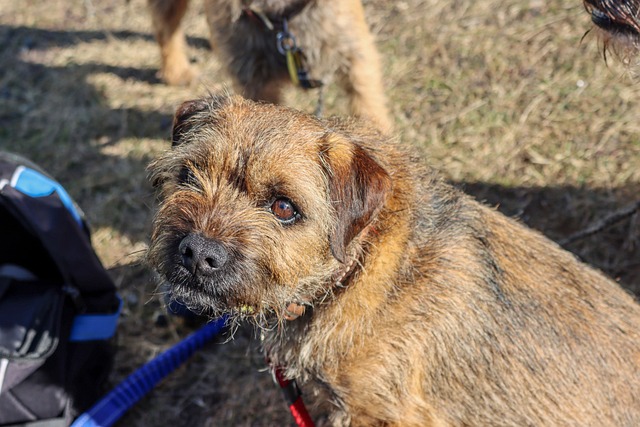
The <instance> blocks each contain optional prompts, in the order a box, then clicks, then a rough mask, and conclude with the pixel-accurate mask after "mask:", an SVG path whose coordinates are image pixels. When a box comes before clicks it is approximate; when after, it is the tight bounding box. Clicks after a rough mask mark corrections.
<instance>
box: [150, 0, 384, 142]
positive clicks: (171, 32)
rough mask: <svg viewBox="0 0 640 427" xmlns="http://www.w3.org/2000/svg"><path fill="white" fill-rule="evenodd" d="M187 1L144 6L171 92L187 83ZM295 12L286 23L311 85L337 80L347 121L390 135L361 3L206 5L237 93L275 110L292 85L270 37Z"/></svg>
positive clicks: (231, 1)
mask: <svg viewBox="0 0 640 427" xmlns="http://www.w3.org/2000/svg"><path fill="white" fill-rule="evenodd" d="M187 1H188V0H148V2H149V7H150V9H151V13H152V18H153V23H154V28H155V30H156V38H157V40H158V43H159V44H160V47H161V53H162V72H161V74H162V76H163V79H164V80H165V81H166V82H167V83H169V84H185V83H188V82H189V81H190V80H191V79H192V78H193V71H192V69H191V67H190V65H189V62H188V60H187V57H186V53H185V43H184V35H183V33H182V31H181V29H180V21H181V19H182V16H183V15H184V11H185V10H186V7H187ZM296 5H300V7H302V6H304V7H303V8H302V9H301V10H300V11H299V12H298V11H297V10H296V13H295V14H293V15H292V16H291V17H290V19H289V31H290V33H291V34H292V35H293V36H294V37H295V38H296V40H297V44H298V46H299V47H300V48H302V50H303V52H304V54H305V56H306V58H307V62H308V70H309V74H310V77H311V78H312V79H314V80H320V81H322V82H324V84H330V83H331V82H332V80H333V79H334V78H336V79H337V82H338V83H339V84H340V85H341V86H342V88H343V89H344V91H345V92H346V93H347V96H348V98H349V101H350V107H351V113H352V114H354V115H356V116H362V117H366V118H368V119H370V120H372V121H374V123H376V124H377V126H378V127H379V128H380V129H382V130H389V129H390V128H391V126H392V123H391V119H390V118H389V114H388V111H387V107H386V99H385V96H384V89H383V85H382V73H381V70H380V60H379V57H378V52H377V50H376V47H375V43H374V40H373V36H372V35H371V33H370V31H369V28H368V26H367V23H366V21H365V16H364V10H363V7H362V3H361V2H360V1H359V0H205V9H206V15H207V20H208V22H209V27H210V30H211V43H212V45H213V46H214V50H216V53H217V54H219V55H220V56H221V58H222V60H223V61H224V62H225V63H226V64H227V68H228V70H229V74H230V75H231V77H232V78H233V79H234V82H235V87H236V90H237V91H238V93H240V94H242V95H243V96H245V97H248V98H251V99H254V100H263V101H268V102H273V103H279V102H280V96H281V91H282V88H283V87H284V86H285V85H288V84H290V83H291V79H290V77H289V74H288V72H287V68H286V61H285V57H284V56H283V55H282V54H281V53H279V52H278V50H277V47H276V34H277V32H278V31H279V30H281V29H282V28H281V27H282V25H281V24H279V23H278V21H279V20H280V19H281V18H282V14H283V13H286V11H287V10H288V9H289V8H291V7H293V8H296ZM247 9H252V10H254V11H259V12H261V13H263V14H264V15H265V16H268V17H270V19H271V20H272V21H273V23H274V24H275V26H276V29H275V30H273V31H271V30H269V29H267V28H266V27H265V26H264V25H263V24H262V23H261V22H260V19H259V18H258V17H257V15H256V14H255V13H254V14H253V16H252V17H250V16H248V15H247V13H244V12H243V10H247ZM289 10H290V9H289Z"/></svg>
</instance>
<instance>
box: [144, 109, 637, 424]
mask: <svg viewBox="0 0 640 427" xmlns="http://www.w3.org/2000/svg"><path fill="white" fill-rule="evenodd" d="M150 171H151V178H152V181H153V182H154V184H155V185H156V186H157V187H158V188H159V195H160V198H161V205H160V208H159V210H158V212H157V215H156V217H155V220H154V228H153V234H152V239H151V244H150V249H149V254H148V257H149V261H150V263H151V264H152V265H153V266H154V268H155V269H156V270H157V271H158V272H160V273H161V274H162V276H164V278H165V279H166V280H168V281H169V282H170V283H171V285H172V288H173V293H174V295H176V296H177V297H178V298H179V299H180V300H182V301H185V302H187V303H188V304H189V305H191V306H192V307H194V308H196V309H198V308H199V309H206V310H209V311H211V312H213V314H221V313H223V312H228V313H231V314H233V315H234V316H235V317H236V318H251V319H254V320H255V321H256V322H257V323H258V324H259V325H260V326H261V327H262V331H263V340H264V341H263V344H264V349H265V351H266V353H267V355H268V356H269V358H270V359H271V360H272V361H273V363H274V364H275V365H276V366H283V367H285V369H286V374H287V375H288V376H289V377H293V378H297V379H299V380H301V381H302V382H303V383H306V384H308V386H309V387H310V388H311V390H312V391H313V396H314V397H315V400H316V402H320V403H321V404H324V405H325V407H324V410H326V411H328V412H329V413H330V421H331V422H332V424H333V425H363V426H364V425H366V426H370V425H404V426H407V425H416V426H429V425H437V426H444V425H452V426H454V425H455V426H462V425H509V426H523V425H599V426H604V425H611V426H613V425H616V426H617V425H637V424H638V423H640V345H639V343H640V306H639V305H637V304H636V303H635V302H634V300H633V298H632V297H631V296H629V295H628V294H627V293H625V291H623V290H622V289H621V288H620V287H619V286H618V285H617V284H616V283H615V282H613V281H611V280H609V279H607V278H606V277H605V276H604V275H603V274H601V273H600V272H598V271H595V270H593V269H591V268H590V267H588V266H586V265H584V264H582V263H580V262H578V261H577V260H576V259H575V258H574V256H573V255H572V254H570V253H568V252H565V251H564V250H562V249H560V248H559V247H558V246H557V245H556V244H554V243H552V242H551V241H549V240H548V239H546V238H544V237H543V236H541V235H540V234H538V233H537V232H534V231H532V230H530V229H528V228H526V227H524V226H522V225H520V224H519V223H517V222H516V221H514V220H511V219H508V218H507V217H505V216H503V215H501V214H499V213H497V212H496V211H494V210H492V209H489V208H487V207H485V206H483V205H481V204H479V203H477V202H476V201H474V200H473V199H472V198H470V197H468V196H465V195H464V194H462V193H460V192H459V191H457V190H455V189H454V188H452V187H451V186H449V185H447V184H445V183H443V182H442V181H441V180H440V179H439V178H438V177H437V176H436V175H435V174H434V173H433V172H432V171H431V170H430V169H428V168H427V167H426V166H424V162H423V161H422V160H421V158H420V157H418V156H416V155H415V154H414V153H412V152H411V151H410V150H409V149H408V147H404V146H400V145H398V144H396V143H394V142H392V141H389V140H388V139H387V138H385V137H383V136H382V135H381V134H380V133H378V132H376V131H375V130H372V129H370V128H367V127H363V126H362V125H360V124H357V123H355V122H349V121H339V120H337V119H336V120H330V121H321V120H319V119H316V118H314V117H312V116H309V115H306V114H303V113H299V112H296V111H292V110H289V109H286V108H284V107H279V106H274V105H267V104H257V103H253V102H250V101H247V100H243V99H241V98H239V97H233V98H230V97H215V98H212V99H204V100H199V101H192V102H187V103H185V104H183V105H182V106H181V107H180V108H179V110H178V112H177V113H176V117H175V121H174V131H173V149H172V150H171V151H170V152H168V153H167V154H166V155H164V156H162V157H160V158H159V159H157V160H156V161H155V162H154V163H152V165H151V166H150ZM300 308H304V310H301V309H300ZM287 319H291V320H287Z"/></svg>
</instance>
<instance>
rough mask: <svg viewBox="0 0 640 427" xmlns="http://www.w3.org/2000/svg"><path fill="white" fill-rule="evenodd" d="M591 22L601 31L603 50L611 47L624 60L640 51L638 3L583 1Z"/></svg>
mask: <svg viewBox="0 0 640 427" xmlns="http://www.w3.org/2000/svg"><path fill="white" fill-rule="evenodd" d="M584 5H585V7H586V9H587V11H588V12H589V13H590V14H591V20H592V21H593V23H594V24H595V25H596V26H598V28H599V29H600V30H601V32H600V35H601V37H602V40H603V42H604V45H605V48H608V47H611V48H613V50H614V52H616V53H617V54H618V55H620V56H621V57H622V58H623V59H624V60H626V61H629V60H631V59H632V58H634V57H636V55H637V54H638V50H639V49H640V15H639V14H640V1H638V0H619V1H611V0H585V1H584Z"/></svg>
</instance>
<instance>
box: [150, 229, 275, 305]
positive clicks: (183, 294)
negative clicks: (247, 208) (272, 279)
mask: <svg viewBox="0 0 640 427" xmlns="http://www.w3.org/2000/svg"><path fill="white" fill-rule="evenodd" d="M180 240H181V238H180V237H179V236H176V235H173V234H172V233H167V234H165V235H160V236H158V237H157V238H156V239H155V240H154V241H152V244H151V246H150V248H149V252H148V262H149V263H150V264H151V266H152V267H153V268H154V269H155V270H156V272H157V273H158V274H159V275H160V276H161V277H162V279H163V280H164V281H165V283H166V284H168V287H167V288H168V289H167V291H168V292H169V294H170V295H169V297H170V298H171V299H174V300H176V301H178V302H180V303H182V304H184V305H185V306H187V307H188V308H189V309H190V310H191V311H193V312H196V313H206V314H208V315H210V316H212V317H217V316H220V315H222V314H232V315H234V314H236V315H243V316H246V315H251V314H256V313H258V312H260V311H261V310H263V307H264V306H265V305H266V304H265V302H264V301H263V299H264V294H265V290H266V286H268V285H269V281H268V280H266V278H265V276H267V274H265V272H264V268H262V267H260V266H259V265H258V264H257V263H256V262H255V261H253V260H250V259H246V258H243V257H242V256H241V255H239V254H232V256H231V260H230V261H229V263H228V265H227V266H226V267H225V268H224V269H222V270H220V271H217V272H214V273H212V274H209V275H207V276H199V275H195V274H193V273H192V272H190V271H189V270H188V269H187V268H185V267H184V266H183V264H182V261H181V255H180V252H179V250H178V245H179V243H180ZM256 272H258V273H257V274H256Z"/></svg>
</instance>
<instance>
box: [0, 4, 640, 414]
mask: <svg viewBox="0 0 640 427" xmlns="http://www.w3.org/2000/svg"><path fill="white" fill-rule="evenodd" d="M365 6H366V10H367V13H368V17H369V20H370V24H371V26H372V28H373V30H374V32H375V33H376V34H377V38H378V41H379V47H380V50H381V52H382V57H383V60H384V62H385V84H386V86H387V88H388V94H389V98H390V100H391V111H392V114H393V116H394V118H395V122H396V125H397V128H398V130H399V137H400V138H401V139H403V140H405V141H407V142H409V143H413V144H417V145H418V146H420V147H423V148H424V151H425V153H426V155H427V157H428V159H429V162H430V163H431V164H433V165H434V166H435V167H437V168H439V169H441V170H442V171H443V173H444V174H445V175H446V176H447V177H448V178H450V179H451V180H452V181H453V182H455V183H458V184H460V185H461V186H463V187H464V188H465V189H466V190H467V191H468V192H470V193H472V194H474V195H476V196H477V197H478V198H479V199H481V200H485V201H487V202H488V203H489V204H492V205H497V206H498V208H499V209H500V210H501V211H503V212H504V213H506V214H507V215H512V216H518V217H520V218H521V219H522V220H523V221H524V222H525V223H527V224H529V225H530V226H532V227H534V228H536V229H539V230H541V231H542V232H543V233H545V234H547V235H548V236H549V237H551V238H552V239H555V240H561V239H563V238H565V237H567V236H568V235H570V234H571V233H573V232H575V231H578V230H580V229H582V228H584V227H586V226H587V225H588V224H590V223H591V222H593V221H595V220H597V219H598V218H601V217H602V216H604V215H607V214H608V213H610V212H612V211H614V210H616V209H617V208H619V207H621V206H624V205H625V204H627V203H630V202H633V201H635V200H637V199H638V198H639V197H640V195H639V194H640V139H639V137H640V121H639V120H638V117H639V113H640V106H639V104H638V99H639V97H638V88H640V86H635V85H633V83H632V82H631V81H630V79H629V78H628V77H627V73H626V70H625V69H624V68H622V67H621V66H619V65H618V64H617V63H615V62H610V63H609V64H608V65H606V64H605V63H604V61H603V60H602V54H601V51H600V50H599V49H598V43H597V40H595V37H594V36H593V35H592V34H588V35H587V36H586V37H585V39H584V40H583V41H581V39H582V37H583V35H584V34H585V32H587V31H588V30H589V29H590V23H589V16H588V15H587V14H586V13H585V12H584V9H583V7H582V5H581V2H580V1H578V0H575V1H573V2H568V3H567V2H562V1H560V0H548V1H546V2H543V1H540V0H530V1H517V0H507V1H497V0H479V1H475V2H472V1H458V0H454V1H450V2H441V1H440V2H439V1H435V0H405V1H394V2H388V1H384V0H368V1H366V2H365ZM201 12H202V5H201V4H200V3H199V2H195V3H194V4H193V5H192V8H191V10H190V12H189V14H188V19H187V24H188V25H187V30H186V32H187V34H188V36H189V41H190V54H191V55H192V58H193V61H194V62H195V63H196V65H197V66H198V67H199V69H200V71H201V72H202V78H201V80H200V81H199V82H198V83H197V84H195V85H194V86H193V87H190V88H170V87H166V86H163V85H162V84H160V83H159V80H158V79H157V77H156V74H155V71H156V69H157V67H158V63H159V58H158V56H159V55H158V51H157V48H156V46H155V43H154V41H153V38H152V36H151V28H150V22H149V18H148V16H147V14H146V10H145V1H144V0H130V1H128V2H125V1H123V0H118V1H116V0H105V1H94V0H67V1H55V0H54V1H48V2H44V1H36V0H26V1H19V2H17V1H11V0H0V46H2V48H1V49H0V148H2V149H8V150H11V151H15V152H18V153H21V154H24V155H26V156H28V157H30V158H32V159H33V160H34V161H36V162H38V163H40V164H41V165H42V166H43V167H44V168H45V169H47V170H48V171H50V172H51V173H52V174H53V175H55V176H56V177H57V178H58V179H59V180H60V181H61V182H62V183H63V185H65V187H66V188H67V189H68V190H69V192H70V193H71V195H72V196H73V197H74V198H75V199H76V201H77V202H78V203H79V204H80V206H82V207H83V209H84V210H85V211H86V213H87V216H88V218H89V221H90V223H91V225H92V228H93V231H94V244H95V247H96V250H97V252H98V254H99V255H100V257H101V259H102V260H103V262H104V264H105V265H106V266H107V267H108V268H109V269H110V270H111V272H112V273H113V277H114V278H115V279H116V281H117V283H118V285H119V286H120V289H121V293H122V294H123V296H124V297H125V300H126V302H127V304H126V309H125V313H124V316H123V318H122V322H121V327H120V332H119V344H120V345H119V353H118V354H119V356H118V360H117V369H116V371H115V373H114V381H117V380H119V379H122V378H123V377H124V376H125V375H127V374H129V373H130V372H132V371H133V370H134V369H135V368H136V367H138V366H140V365H141V364H142V363H143V362H144V361H146V360H148V359H150V358H151V357H153V356H154V355H156V354H158V353H159V352H161V351H162V350H164V349H166V348H167V347H168V346H170V345H171V344H172V343H174V342H176V341H177V340H178V339H179V338H180V337H182V336H184V335H185V334H186V333H187V332H188V328H183V327H181V326H180V325H179V324H178V323H176V322H171V323H170V325H169V326H168V327H162V326H161V322H157V318H158V317H159V316H160V315H161V314H162V308H161V304H160V302H159V300H158V298H157V297H156V296H155V284H154V282H153V279H152V277H151V275H150V274H149V272H147V271H146V270H145V269H144V267H142V266H140V265H139V258H140V255H141V253H142V252H143V251H144V249H145V248H146V245H147V241H148V231H149V222H150V213H151V212H152V209H153V206H154V200H153V196H152V191H151V188H150V186H149V184H148V183H147V181H146V173H145V166H146V164H147V163H148V162H149V160H150V159H151V158H153V157H154V156H155V155H157V154H158V153H159V152H161V151H163V150H165V149H166V148H167V147H168V146H169V143H168V134H169V130H170V125H171V116H172V112H173V110H174V108H175V107H176V106H177V105H178V104H179V102H180V101H182V100H184V99H187V98H193V97H196V96H199V95H202V94H205V93H206V92H207V91H208V90H215V89H217V88H219V87H222V86H224V85H226V84H227V83H228V81H227V80H226V78H225V77H224V76H223V74H222V73H221V70H220V65H219V63H218V62H217V61H216V56H215V52H211V51H210V50H209V49H208V47H207V41H206V39H207V28H206V23H205V20H204V17H203V16H202V14H201ZM339 95H340V94H339V93H337V92H335V91H333V90H330V91H329V92H328V93H327V96H326V110H327V111H328V112H330V113H338V114H340V113H343V112H344V111H346V108H345V107H346V106H345V104H344V102H343V100H342V99H340V96H339ZM287 102H289V103H290V104H292V105H295V106H297V107H300V108H304V109H307V110H309V111H311V110H312V109H313V107H314V103H315V99H314V95H313V94H301V93H299V92H294V91H292V92H289V93H288V94H287ZM568 249H569V250H571V251H573V252H575V253H576V254H577V255H578V256H579V257H581V258H582V259H584V260H585V261H587V262H589V263H591V264H593V265H595V266H596V267H598V268H601V269H603V270H604V271H605V272H607V273H608V274H609V275H611V276H612V277H614V278H616V279H619V280H620V282H621V283H622V284H623V285H624V286H625V287H627V288H628V289H629V290H630V291H632V292H635V293H636V294H640V216H639V215H635V216H634V217H632V218H631V219H626V220H624V221H621V222H620V223H619V224H617V225H616V226H614V227H610V228H608V229H606V230H604V231H602V232H600V233H598V234H596V235H595V236H593V237H590V238H587V239H582V240H580V241H578V242H575V243H572V244H571V245H569V246H568ZM236 338H237V339H236V340H235V341H234V342H229V343H226V344H213V345H210V346H208V347H207V349H206V351H202V352H200V353H198V354H197V355H196V356H195V357H194V358H193V359H192V360H191V362H190V363H189V364H187V365H186V366H184V367H182V368H180V370H179V371H178V372H177V373H175V374H173V375H172V376H170V377H169V378H168V379H167V380H166V381H164V382H163V384H162V385H161V386H160V387H158V388H156V389H155V390H154V391H153V392H152V393H151V394H150V395H149V396H148V397H147V398H145V399H144V400H143V401H142V402H140V404H138V405H137V406H136V407H135V408H134V410H133V411H131V413H130V414H129V415H128V416H127V417H126V418H125V419H124V420H123V421H122V422H121V424H120V425H123V426H124V425H127V426H200V425H203V426H216V425H221V426H222V425H224V426H227V425H256V426H258V425H283V424H285V425H286V424H291V423H292V421H291V419H290V418H289V415H288V413H287V410H286V407H285V404H284V401H283V400H282V399H281V397H280V392H279V391H278V390H277V387H276V386H275V385H273V384H272V383H271V380H270V377H269V376H268V374H266V373H265V372H263V368H264V363H263V361H262V359H261V357H260V356H259V354H258V353H257V351H256V344H255V340H252V339H251V338H252V335H251V333H249V332H247V331H240V332H239V333H238V335H237V337H236Z"/></svg>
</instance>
